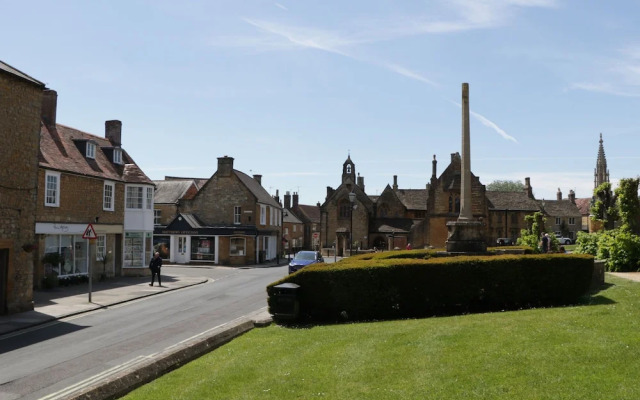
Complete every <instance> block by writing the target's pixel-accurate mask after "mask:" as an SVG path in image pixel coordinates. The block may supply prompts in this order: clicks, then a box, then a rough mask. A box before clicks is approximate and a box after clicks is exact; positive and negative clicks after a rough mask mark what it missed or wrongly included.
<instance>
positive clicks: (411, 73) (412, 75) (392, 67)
mask: <svg viewBox="0 0 640 400" xmlns="http://www.w3.org/2000/svg"><path fill="white" fill-rule="evenodd" d="M381 65H382V66H383V67H384V68H386V69H388V70H390V71H393V72H395V73H397V74H400V75H402V76H406V77H407V78H411V79H415V80H417V81H420V82H423V83H426V84H427V85H431V86H438V84H437V83H435V82H434V81H432V80H431V79H428V78H426V77H424V76H422V75H420V74H419V73H417V72H415V71H411V70H409V69H407V68H405V67H403V66H401V65H397V64H381Z"/></svg>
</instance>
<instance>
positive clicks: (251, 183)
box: [233, 169, 282, 208]
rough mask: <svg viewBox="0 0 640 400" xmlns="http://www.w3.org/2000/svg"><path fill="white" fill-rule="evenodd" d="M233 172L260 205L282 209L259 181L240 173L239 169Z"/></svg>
mask: <svg viewBox="0 0 640 400" xmlns="http://www.w3.org/2000/svg"><path fill="white" fill-rule="evenodd" d="M233 172H234V173H235V174H236V176H237V177H238V178H239V179H240V181H242V183H243V184H244V185H245V186H246V187H247V189H249V190H250V191H251V193H253V195H254V196H256V199H257V201H258V203H262V204H267V205H270V206H273V207H276V208H281V207H282V206H281V205H280V204H278V202H276V200H275V199H274V198H273V197H271V195H270V194H269V193H268V192H267V190H266V189H265V188H263V187H262V185H261V184H260V183H259V182H258V181H257V180H255V179H254V178H252V177H250V176H249V175H247V174H245V173H244V172H240V171H238V170H237V169H234V170H233Z"/></svg>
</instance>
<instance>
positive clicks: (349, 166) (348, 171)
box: [347, 164, 351, 174]
mask: <svg viewBox="0 0 640 400" xmlns="http://www.w3.org/2000/svg"><path fill="white" fill-rule="evenodd" d="M350 173H351V164H347V174H350Z"/></svg>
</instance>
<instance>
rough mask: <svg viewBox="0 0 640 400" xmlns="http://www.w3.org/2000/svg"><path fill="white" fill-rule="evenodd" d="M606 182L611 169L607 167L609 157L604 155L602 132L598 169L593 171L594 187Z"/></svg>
mask: <svg viewBox="0 0 640 400" xmlns="http://www.w3.org/2000/svg"><path fill="white" fill-rule="evenodd" d="M605 182H609V170H608V169H607V157H606V156H605V155H604V146H603V145H602V133H601V134H600V146H599V147H598V161H597V162H596V169H595V171H594V173H593V186H594V189H595V188H597V187H598V186H600V185H602V184H603V183H605Z"/></svg>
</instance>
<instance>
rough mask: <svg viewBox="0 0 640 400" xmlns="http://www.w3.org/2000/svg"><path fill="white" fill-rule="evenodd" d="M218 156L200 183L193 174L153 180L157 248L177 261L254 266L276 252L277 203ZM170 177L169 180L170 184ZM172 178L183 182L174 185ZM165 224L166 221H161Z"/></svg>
mask: <svg viewBox="0 0 640 400" xmlns="http://www.w3.org/2000/svg"><path fill="white" fill-rule="evenodd" d="M233 161H234V159H233V157H228V156H224V157H219V158H218V169H217V171H216V172H215V173H214V174H213V175H212V176H211V178H209V179H208V180H207V181H206V182H204V183H202V185H200V184H199V183H196V182H195V181H194V180H193V179H192V178H183V179H180V178H172V179H171V181H169V180H165V181H164V182H160V181H156V183H157V185H158V196H159V197H160V198H161V204H158V206H157V207H156V212H160V213H161V214H162V213H170V214H173V215H174V217H173V219H171V220H170V221H168V220H167V219H164V218H165V217H162V218H160V219H159V221H160V224H159V225H157V226H156V227H155V230H154V243H155V246H156V248H157V249H158V251H159V252H160V253H161V254H163V256H164V257H165V258H167V259H169V260H170V261H172V262H176V263H215V264H225V265H246V264H255V263H258V262H261V261H265V260H272V259H275V258H276V255H277V254H278V249H279V248H278V238H279V237H282V216H283V215H282V207H281V206H280V204H278V202H276V200H275V199H274V198H273V197H271V195H270V194H269V193H268V192H267V191H266V190H265V189H264V188H263V187H262V176H261V175H254V176H253V177H250V176H248V175H247V174H245V173H243V172H241V171H238V170H236V169H234V168H233ZM172 181H173V182H172ZM175 181H179V182H182V183H181V184H177V183H176V182H175ZM165 223H166V224H165Z"/></svg>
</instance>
